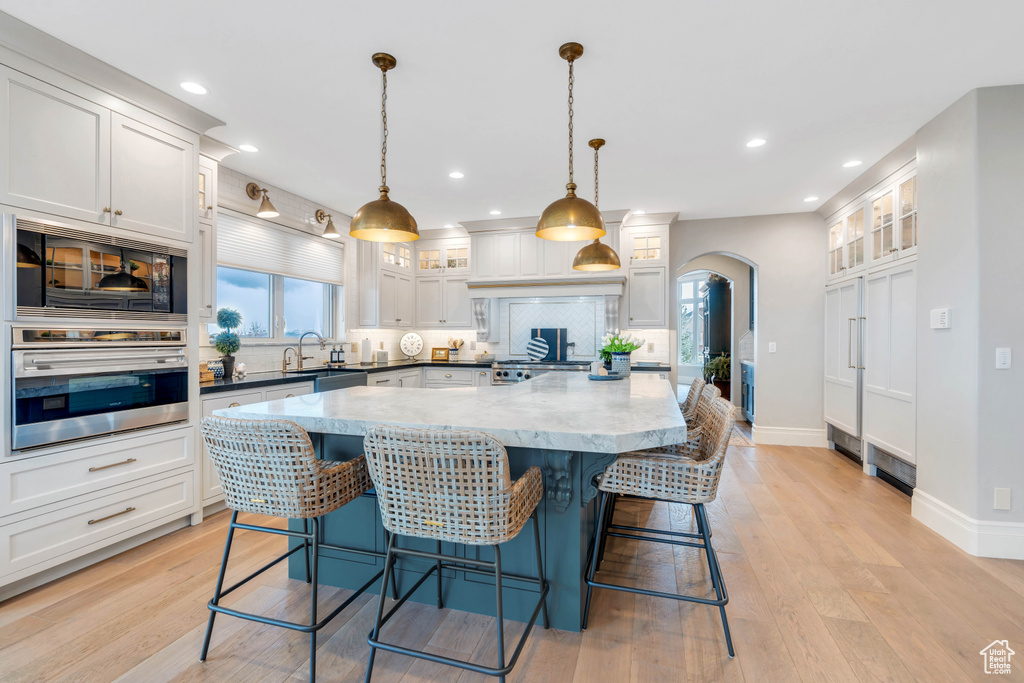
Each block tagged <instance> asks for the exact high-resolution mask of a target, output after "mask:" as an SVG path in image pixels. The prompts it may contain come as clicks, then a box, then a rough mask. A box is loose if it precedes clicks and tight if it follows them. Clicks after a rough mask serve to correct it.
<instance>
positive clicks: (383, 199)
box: [348, 185, 420, 242]
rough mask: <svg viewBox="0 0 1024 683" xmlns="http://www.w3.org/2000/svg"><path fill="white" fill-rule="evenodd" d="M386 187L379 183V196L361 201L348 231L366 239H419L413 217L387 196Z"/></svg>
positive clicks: (354, 235)
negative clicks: (378, 197) (371, 199)
mask: <svg viewBox="0 0 1024 683" xmlns="http://www.w3.org/2000/svg"><path fill="white" fill-rule="evenodd" d="M388 189H389V188H388V186H387V185H381V186H380V199H376V200H374V201H372V202H368V203H366V204H363V205H362V206H361V207H360V208H359V210H358V211H356V215H355V216H352V223H351V225H349V228H348V234H350V235H352V237H355V238H356V239H359V240H367V241H368V242H412V241H413V240H418V239H419V238H420V231H419V228H418V227H417V225H416V219H415V218H413V217H412V214H410V213H409V211H408V210H406V208H405V207H404V206H402V205H401V204H399V203H398V202H395V201H392V200H391V198H390V197H388Z"/></svg>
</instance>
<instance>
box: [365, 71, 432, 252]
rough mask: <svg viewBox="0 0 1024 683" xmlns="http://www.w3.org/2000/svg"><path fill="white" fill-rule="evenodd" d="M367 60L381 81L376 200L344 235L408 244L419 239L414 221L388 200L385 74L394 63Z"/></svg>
mask: <svg viewBox="0 0 1024 683" xmlns="http://www.w3.org/2000/svg"><path fill="white" fill-rule="evenodd" d="M371 60H372V61H373V63H374V65H375V66H376V67H377V68H378V69H380V72H381V76H382V78H383V94H382V95H381V100H380V116H381V121H382V122H383V124H384V137H383V142H382V143H381V149H380V188H379V190H380V199H377V200H374V201H372V202H369V203H368V204H364V205H363V206H362V208H360V209H359V210H358V211H356V215H355V216H353V217H352V223H351V224H350V225H349V228H348V234H349V235H351V236H352V237H355V238H356V239H359V240H366V241H368V242H411V241H413V240H417V239H419V238H420V231H419V229H418V228H417V227H416V219H415V218H413V217H412V214H410V213H409V212H408V211H407V210H406V208H405V207H404V206H402V205H401V204H399V203H398V202H393V201H391V198H390V197H388V192H389V191H390V190H389V188H388V182H387V180H388V167H387V155H388V110H387V101H388V71H389V70H390V69H394V68H395V66H397V65H398V61H397V60H396V59H395V58H394V57H392V56H391V55H389V54H385V53H383V52H378V53H376V54H375V55H373V57H372V58H371Z"/></svg>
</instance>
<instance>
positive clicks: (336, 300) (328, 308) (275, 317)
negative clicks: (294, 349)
mask: <svg viewBox="0 0 1024 683" xmlns="http://www.w3.org/2000/svg"><path fill="white" fill-rule="evenodd" d="M221 268H227V269H230V270H241V271H244V272H247V273H257V274H259V275H266V276H268V277H269V278H270V292H269V294H270V296H269V297H268V298H269V301H268V307H269V311H268V313H269V321H270V328H271V329H270V330H268V332H269V333H270V334H269V336H267V337H247V336H244V335H242V334H240V333H238V332H236V334H238V337H239V338H240V339H242V340H243V343H244V344H247V345H251V344H294V343H296V342H298V340H299V337H294V336H291V337H290V336H286V335H285V334H284V328H285V325H286V321H287V314H286V313H285V311H284V282H285V279H291V280H305V281H306V282H314V283H317V284H320V285H321V286H323V288H324V311H323V319H324V328H325V331H326V332H327V333H325V334H323V338H324V340H325V341H332V342H336V341H343V336H342V335H341V334H339V330H340V331H342V332H343V331H344V329H345V328H344V325H345V316H344V309H343V306H344V303H345V292H344V286H342V285H336V284H333V283H330V282H321V281H319V280H314V279H312V278H308V279H307V278H297V277H294V276H292V275H281V274H279V273H269V272H266V271H261V270H255V269H253V268H239V267H237V266H231V265H227V264H222V263H218V264H217V275H218V277H217V280H218V281H219V279H220V278H219V274H220V269H221ZM214 286H216V284H215V285H214ZM242 322H243V324H244V322H245V321H244V320H243V321H242ZM201 324H207V325H211V326H214V327H216V326H217V320H216V316H214V319H213V320H211V321H209V322H207V323H201ZM207 329H208V330H209V328H207ZM217 329H218V331H219V330H220V328H217ZM215 334H216V332H214V333H211V334H208V335H207V336H206V337H205V340H206V342H207V344H209V345H212V339H213V336H214V335H215ZM200 337H203V335H200Z"/></svg>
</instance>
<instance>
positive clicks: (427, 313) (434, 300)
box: [416, 276, 444, 327]
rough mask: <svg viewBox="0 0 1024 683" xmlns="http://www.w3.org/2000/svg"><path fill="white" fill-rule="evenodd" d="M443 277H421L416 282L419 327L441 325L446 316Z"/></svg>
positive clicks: (417, 323)
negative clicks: (443, 303)
mask: <svg viewBox="0 0 1024 683" xmlns="http://www.w3.org/2000/svg"><path fill="white" fill-rule="evenodd" d="M441 279H442V278H441V277H440V276H433V277H421V278H417V282H416V325H417V327H440V326H441V324H442V323H441V320H442V319H443V318H444V311H443V308H442V305H441V300H442V297H443V296H444V291H443V288H442V286H441Z"/></svg>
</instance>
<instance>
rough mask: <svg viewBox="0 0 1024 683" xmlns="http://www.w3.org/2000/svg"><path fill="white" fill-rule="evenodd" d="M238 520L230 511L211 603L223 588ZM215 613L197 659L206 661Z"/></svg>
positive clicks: (211, 613) (212, 615) (215, 600)
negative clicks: (226, 537)
mask: <svg viewBox="0 0 1024 683" xmlns="http://www.w3.org/2000/svg"><path fill="white" fill-rule="evenodd" d="M237 520H238V511H237V510H234V511H232V512H231V522H230V524H228V540H227V542H226V543H225V544H224V559H222V560H221V561H220V573H219V574H218V575H217V586H216V588H214V589H213V604H214V605H216V604H217V603H218V601H219V600H220V592H221V590H223V589H224V574H226V573H227V569H228V555H229V554H230V553H231V540H232V539H233V538H234V535H235V522H236V521H237ZM216 616H217V613H216V612H214V611H213V610H210V621H209V622H207V624H206V638H205V639H204V640H203V652H202V654H200V655H199V661H200V662H205V661H206V654H207V653H208V652H209V651H210V636H212V635H213V620H214V618H215V617H216Z"/></svg>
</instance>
